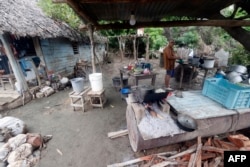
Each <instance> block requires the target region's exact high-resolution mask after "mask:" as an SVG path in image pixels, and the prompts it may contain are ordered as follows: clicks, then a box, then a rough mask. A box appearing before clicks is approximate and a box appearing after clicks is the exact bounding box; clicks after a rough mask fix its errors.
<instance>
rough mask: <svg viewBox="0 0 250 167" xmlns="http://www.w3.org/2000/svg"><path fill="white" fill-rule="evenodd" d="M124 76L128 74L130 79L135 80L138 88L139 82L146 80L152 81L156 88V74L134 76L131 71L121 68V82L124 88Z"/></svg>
mask: <svg viewBox="0 0 250 167" xmlns="http://www.w3.org/2000/svg"><path fill="white" fill-rule="evenodd" d="M123 74H127V75H128V76H129V77H133V78H135V85H136V86H138V83H139V80H144V79H151V85H152V86H154V85H155V80H156V75H157V73H154V72H151V73H150V74H134V73H132V72H131V71H130V70H126V69H123V68H120V80H121V85H122V87H123V86H124V85H123V82H122V79H123Z"/></svg>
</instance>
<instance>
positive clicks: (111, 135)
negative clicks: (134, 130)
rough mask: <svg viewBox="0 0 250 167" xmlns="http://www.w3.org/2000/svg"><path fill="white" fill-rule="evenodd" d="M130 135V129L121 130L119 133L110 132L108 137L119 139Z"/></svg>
mask: <svg viewBox="0 0 250 167" xmlns="http://www.w3.org/2000/svg"><path fill="white" fill-rule="evenodd" d="M127 134H128V129H125V130H120V131H117V132H109V133H108V137H109V138H111V139H114V138H117V137H121V136H125V135H127Z"/></svg>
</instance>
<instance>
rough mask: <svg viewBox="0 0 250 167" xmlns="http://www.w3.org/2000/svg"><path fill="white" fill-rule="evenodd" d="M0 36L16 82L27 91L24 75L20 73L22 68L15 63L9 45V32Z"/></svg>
mask: <svg viewBox="0 0 250 167" xmlns="http://www.w3.org/2000/svg"><path fill="white" fill-rule="evenodd" d="M0 38H1V40H2V42H3V46H4V49H5V52H6V55H7V57H8V59H9V62H10V65H11V67H12V70H13V73H14V75H15V77H16V80H17V82H18V83H19V84H20V86H21V88H22V90H23V91H27V90H28V89H29V88H28V84H27V82H26V80H25V78H24V75H23V73H22V69H21V67H20V65H19V63H17V61H16V59H15V57H14V54H13V51H12V49H11V47H10V43H11V42H10V38H9V34H6V33H4V34H2V35H0Z"/></svg>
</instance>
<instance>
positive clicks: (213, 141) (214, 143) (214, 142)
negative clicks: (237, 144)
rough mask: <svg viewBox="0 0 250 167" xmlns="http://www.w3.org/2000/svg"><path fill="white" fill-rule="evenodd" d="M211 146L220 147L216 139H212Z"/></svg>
mask: <svg viewBox="0 0 250 167" xmlns="http://www.w3.org/2000/svg"><path fill="white" fill-rule="evenodd" d="M212 146H214V147H217V148H221V145H220V143H219V141H218V139H213V140H212Z"/></svg>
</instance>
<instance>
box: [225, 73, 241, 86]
mask: <svg viewBox="0 0 250 167" xmlns="http://www.w3.org/2000/svg"><path fill="white" fill-rule="evenodd" d="M226 78H227V79H228V80H229V81H230V82H232V83H239V82H241V81H242V77H241V76H240V73H238V72H235V71H232V72H230V73H228V74H227V75H226Z"/></svg>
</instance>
